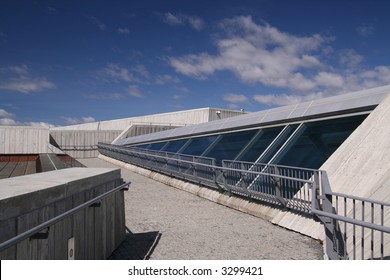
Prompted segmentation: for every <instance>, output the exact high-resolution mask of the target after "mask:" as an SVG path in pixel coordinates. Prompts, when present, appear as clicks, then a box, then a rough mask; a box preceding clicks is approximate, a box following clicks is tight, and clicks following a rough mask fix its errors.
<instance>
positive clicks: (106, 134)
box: [50, 130, 122, 158]
mask: <svg viewBox="0 0 390 280" xmlns="http://www.w3.org/2000/svg"><path fill="white" fill-rule="evenodd" d="M121 132H122V131H119V130H106V131H97V130H73V131H71V130H52V131H50V136H51V137H52V141H53V140H54V142H55V143H52V144H53V145H55V146H56V145H58V147H59V148H60V149H61V150H62V151H64V152H65V153H67V154H68V155H70V156H71V157H73V158H92V157H97V156H98V154H99V153H98V151H97V148H96V145H97V143H98V142H104V143H111V142H112V141H113V140H114V139H115V138H117V137H118V135H119V134H120V133H121Z"/></svg>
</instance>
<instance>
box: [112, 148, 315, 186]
mask: <svg viewBox="0 0 390 280" xmlns="http://www.w3.org/2000/svg"><path fill="white" fill-rule="evenodd" d="M115 149H117V150H121V149H120V148H115ZM126 150H127V151H128V152H130V153H134V154H138V155H145V156H150V157H155V158H159V159H166V160H173V161H177V162H183V163H188V164H194V165H199V166H203V167H212V168H214V169H219V170H222V171H240V172H243V173H245V174H256V175H266V176H271V177H274V178H279V179H294V181H297V182H301V183H312V182H313V181H311V180H305V179H300V178H294V177H288V176H283V175H278V174H272V173H265V172H259V171H250V170H240V169H235V168H230V167H223V166H217V165H213V166H210V164H205V163H201V162H196V161H188V160H184V159H178V158H167V157H164V156H160V155H153V154H149V153H145V152H138V151H133V150H128V149H126ZM184 156H186V155H184ZM193 157H194V158H203V157H198V156H193ZM206 159H211V158H206Z"/></svg>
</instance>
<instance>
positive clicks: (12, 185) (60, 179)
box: [0, 168, 125, 259]
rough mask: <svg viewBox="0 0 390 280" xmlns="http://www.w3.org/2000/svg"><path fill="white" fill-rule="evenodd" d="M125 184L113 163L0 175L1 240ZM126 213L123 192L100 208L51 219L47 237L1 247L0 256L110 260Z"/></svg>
mask: <svg viewBox="0 0 390 280" xmlns="http://www.w3.org/2000/svg"><path fill="white" fill-rule="evenodd" d="M122 183H123V180H122V179H121V174H120V169H112V168H69V169H62V170H56V171H50V172H45V173H38V174H32V175H26V176H20V177H14V178H9V179H3V180H0V228H1V232H0V243H3V242H5V241H7V240H8V239H10V238H12V237H14V236H16V235H18V234H21V233H22V232H24V231H26V230H29V229H31V228H33V227H35V226H37V225H39V224H41V223H43V222H45V221H47V220H49V219H51V218H54V217H56V216H58V215H60V214H62V213H64V212H65V211H68V210H70V209H72V208H74V207H76V206H78V205H80V204H82V203H84V202H86V201H88V200H90V199H92V198H94V197H97V196H98V195H100V194H103V193H105V192H107V191H109V190H111V189H113V188H115V187H117V186H120V185H121V184H122ZM124 216H125V215H124V199H123V192H120V191H119V192H116V193H113V194H110V195H109V196H107V197H106V198H104V199H103V200H102V201H101V204H100V206H99V207H87V208H84V209H82V210H80V211H79V212H76V213H75V214H72V215H70V216H67V217H66V218H64V219H63V220H61V221H59V222H57V223H55V224H53V225H52V226H50V227H49V228H48V235H47V238H44V239H34V238H27V239H25V240H23V241H21V242H19V243H17V244H16V245H13V246H12V247H9V248H8V249H5V250H3V251H1V252H0V259H71V258H72V257H73V258H74V259H106V258H108V257H109V255H110V254H111V253H112V252H113V251H114V250H115V249H116V247H117V246H118V245H119V244H120V243H121V242H122V241H123V239H124V236H125V219H124ZM69 244H70V245H69ZM73 244H74V245H73ZM69 246H72V247H73V248H72V249H73V252H72V256H69V250H70V248H69Z"/></svg>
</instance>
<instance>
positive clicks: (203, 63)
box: [168, 16, 390, 105]
mask: <svg viewBox="0 0 390 280" xmlns="http://www.w3.org/2000/svg"><path fill="white" fill-rule="evenodd" d="M219 27H220V29H221V30H222V33H221V34H219V35H218V36H215V37H214V38H217V39H216V40H215V41H214V42H215V46H216V52H215V53H214V54H211V53H207V52H202V53H198V54H187V55H184V56H179V57H173V56H172V57H168V62H169V63H170V65H171V66H172V67H173V68H174V69H175V71H176V72H177V73H180V74H183V75H186V76H189V77H192V78H196V79H201V80H202V79H207V78H208V77H209V76H211V75H213V74H215V73H216V72H218V71H230V72H232V73H233V74H234V75H235V76H236V77H237V78H238V79H239V80H241V81H242V82H243V83H245V84H251V85H256V84H259V85H262V86H265V87H268V88H278V89H283V90H285V91H286V93H285V94H283V95H280V96H279V95H274V94H259V95H256V96H255V100H256V101H258V102H261V103H265V104H274V105H275V104H276V105H281V104H291V103H294V102H301V101H305V100H310V99H313V98H318V97H323V96H330V95H335V94H340V93H343V92H348V91H354V90H359V89H363V88H369V87H375V86H381V85H385V84H390V66H387V65H379V66H377V67H375V68H374V69H365V67H364V66H363V65H362V62H363V60H364V57H363V56H361V55H360V54H358V53H357V52H356V51H355V50H353V49H345V50H341V51H339V52H337V51H334V49H333V48H332V46H330V45H329V44H331V42H332V41H333V40H334V38H332V37H325V36H322V35H319V34H313V35H307V36H296V35H292V34H288V33H286V32H283V31H280V30H279V29H277V28H275V27H273V26H271V25H269V24H267V23H256V22H254V21H253V19H252V18H251V17H249V16H239V17H234V18H231V19H226V20H223V21H222V22H221V23H220V24H219ZM365 27H366V29H368V30H372V28H370V26H365ZM332 56H333V57H332ZM335 56H336V57H335ZM335 58H336V59H335ZM337 60H338V61H339V65H331V64H329V62H328V61H337ZM337 66H338V67H337Z"/></svg>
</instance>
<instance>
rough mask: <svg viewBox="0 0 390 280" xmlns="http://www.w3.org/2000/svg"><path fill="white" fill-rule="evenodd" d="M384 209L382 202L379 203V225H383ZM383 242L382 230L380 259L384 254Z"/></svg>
mask: <svg viewBox="0 0 390 280" xmlns="http://www.w3.org/2000/svg"><path fill="white" fill-rule="evenodd" d="M383 212H384V209H383V204H381V226H383V223H384V214H383ZM383 247H384V244H383V231H381V259H382V260H383V258H384V256H383V254H384V248H383Z"/></svg>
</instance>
